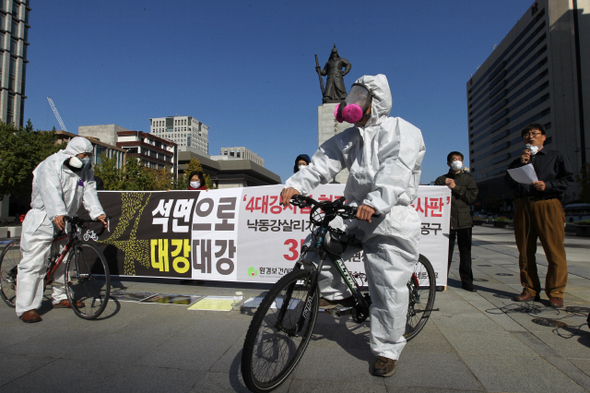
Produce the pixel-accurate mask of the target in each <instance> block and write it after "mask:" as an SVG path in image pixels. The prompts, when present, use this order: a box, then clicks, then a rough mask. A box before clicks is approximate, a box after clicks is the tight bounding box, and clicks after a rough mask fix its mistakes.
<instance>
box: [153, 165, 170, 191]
mask: <svg viewBox="0 0 590 393" xmlns="http://www.w3.org/2000/svg"><path fill="white" fill-rule="evenodd" d="M152 173H153V177H154V184H153V187H154V190H160V191H164V190H169V189H171V188H173V186H174V184H173V183H174V177H173V175H172V172H170V168H169V167H164V168H160V169H152Z"/></svg>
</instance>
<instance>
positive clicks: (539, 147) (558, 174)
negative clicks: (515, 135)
mask: <svg viewBox="0 0 590 393" xmlns="http://www.w3.org/2000/svg"><path fill="white" fill-rule="evenodd" d="M522 138H523V140H524V143H525V149H524V150H523V151H522V154H521V156H520V157H519V158H517V159H516V160H514V161H513V162H512V163H511V164H510V168H518V167H521V166H524V165H528V164H532V166H533V167H534V169H535V172H536V173H537V178H538V179H539V180H538V181H536V182H533V183H532V184H522V183H517V182H515V181H514V180H513V179H512V178H511V177H510V175H509V174H506V177H505V179H506V182H507V184H508V185H509V186H510V187H512V189H513V190H514V192H515V195H516V201H515V207H514V220H513V223H514V238H515V240H516V246H517V247H518V252H519V257H518V265H519V268H520V282H521V284H522V286H523V290H522V293H521V294H520V295H518V296H515V297H514V298H513V300H515V301H518V302H526V301H529V300H535V301H538V300H540V296H539V294H540V292H541V284H540V281H539V275H538V273H537V264H536V258H535V254H536V252H537V238H539V239H540V240H541V244H542V245H543V250H544V251H545V256H546V257H547V261H548V263H549V266H548V269H547V277H546V278H545V293H546V294H547V296H548V297H549V305H550V306H551V307H563V296H564V292H565V285H566V283H567V261H566V256H565V247H564V240H565V213H564V211H563V208H562V206H561V202H560V198H561V196H562V194H563V192H564V191H565V190H567V188H568V187H570V186H571V184H572V183H573V181H574V178H573V171H572V168H571V165H570V162H569V160H568V158H567V156H566V155H565V154H562V153H561V152H559V151H556V150H548V149H545V148H544V145H545V141H546V140H547V136H546V131H545V127H543V125H541V124H530V125H529V126H527V127H525V128H524V129H523V130H522Z"/></svg>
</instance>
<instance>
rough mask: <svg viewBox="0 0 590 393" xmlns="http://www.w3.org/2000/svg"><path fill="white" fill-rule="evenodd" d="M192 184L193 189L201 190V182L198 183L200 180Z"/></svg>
mask: <svg viewBox="0 0 590 393" xmlns="http://www.w3.org/2000/svg"><path fill="white" fill-rule="evenodd" d="M190 184H191V187H192V188H199V187H201V182H200V181H198V180H197V181H192V182H191V183H190Z"/></svg>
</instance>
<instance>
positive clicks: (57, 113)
mask: <svg viewBox="0 0 590 393" xmlns="http://www.w3.org/2000/svg"><path fill="white" fill-rule="evenodd" d="M47 101H49V106H50V107H51V110H52V111H53V114H54V115H55V118H56V119H57V122H58V123H59V125H60V126H61V129H62V131H66V132H67V131H68V129H67V128H66V125H65V124H64V122H63V120H62V119H61V116H60V115H59V112H58V111H57V108H56V107H55V104H54V103H53V100H52V99H51V98H49V97H47Z"/></svg>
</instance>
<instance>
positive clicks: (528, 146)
mask: <svg viewBox="0 0 590 393" xmlns="http://www.w3.org/2000/svg"><path fill="white" fill-rule="evenodd" d="M524 147H525V148H526V149H527V150H528V151H530V152H532V151H533V145H531V144H530V143H527V144H526V145H524ZM524 163H525V164H528V163H529V160H528V158H527V159H525V160H524Z"/></svg>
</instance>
